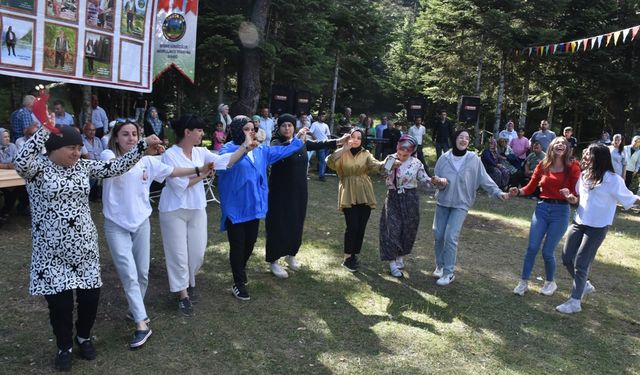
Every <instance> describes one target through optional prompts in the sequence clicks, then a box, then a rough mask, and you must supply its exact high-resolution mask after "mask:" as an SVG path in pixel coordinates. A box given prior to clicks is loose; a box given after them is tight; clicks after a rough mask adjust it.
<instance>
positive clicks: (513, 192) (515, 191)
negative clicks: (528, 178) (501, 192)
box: [509, 187, 519, 197]
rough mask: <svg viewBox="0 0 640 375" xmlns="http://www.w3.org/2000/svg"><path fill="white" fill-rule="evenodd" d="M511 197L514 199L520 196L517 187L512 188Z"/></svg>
mask: <svg viewBox="0 0 640 375" xmlns="http://www.w3.org/2000/svg"><path fill="white" fill-rule="evenodd" d="M509 195H510V196H512V197H517V196H518V195H519V189H518V188H517V187H512V188H510V189H509Z"/></svg>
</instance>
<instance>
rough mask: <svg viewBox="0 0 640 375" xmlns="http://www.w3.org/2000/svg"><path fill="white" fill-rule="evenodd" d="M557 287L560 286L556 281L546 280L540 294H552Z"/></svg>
mask: <svg viewBox="0 0 640 375" xmlns="http://www.w3.org/2000/svg"><path fill="white" fill-rule="evenodd" d="M556 289H558V286H557V285H556V282H555V281H545V282H544V286H543V287H542V289H540V294H544V295H545V296H552V295H553V293H554V292H555V291H556Z"/></svg>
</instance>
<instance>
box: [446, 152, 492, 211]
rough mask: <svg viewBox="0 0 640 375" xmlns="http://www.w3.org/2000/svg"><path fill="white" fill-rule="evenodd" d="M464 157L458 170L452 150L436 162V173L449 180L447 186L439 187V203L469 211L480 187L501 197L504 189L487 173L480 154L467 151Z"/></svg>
mask: <svg viewBox="0 0 640 375" xmlns="http://www.w3.org/2000/svg"><path fill="white" fill-rule="evenodd" d="M463 158H464V160H463V161H462V165H461V166H460V170H456V169H455V167H454V166H453V154H452V153H451V150H449V151H447V152H446V153H444V154H443V155H442V156H441V157H440V158H439V159H438V161H437V162H436V167H435V175H436V176H438V177H444V178H446V179H447V181H449V184H448V185H447V187H445V188H440V187H439V188H438V191H437V192H436V201H437V204H438V205H440V206H444V207H451V208H462V209H463V210H467V211H468V210H469V208H471V206H472V205H473V203H474V202H475V200H476V191H477V190H478V188H479V187H482V189H483V190H484V191H486V192H487V193H488V194H490V195H492V196H493V197H495V198H499V197H500V195H501V194H502V191H501V190H500V188H499V187H498V185H496V183H495V182H493V180H492V179H491V177H490V176H489V175H488V174H487V171H486V170H485V169H484V166H483V165H482V161H480V158H479V157H478V155H476V154H475V153H474V152H471V151H467V153H466V154H465V155H464V156H463Z"/></svg>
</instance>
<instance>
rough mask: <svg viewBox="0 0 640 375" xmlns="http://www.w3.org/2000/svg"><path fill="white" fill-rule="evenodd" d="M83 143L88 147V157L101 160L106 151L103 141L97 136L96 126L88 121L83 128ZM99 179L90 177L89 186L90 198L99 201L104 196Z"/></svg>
mask: <svg viewBox="0 0 640 375" xmlns="http://www.w3.org/2000/svg"><path fill="white" fill-rule="evenodd" d="M82 132H83V134H82V144H83V145H84V147H86V149H87V159H90V160H100V154H101V153H102V151H104V147H103V146H102V141H101V140H100V138H98V137H97V136H96V128H95V126H94V125H93V124H92V123H90V122H87V123H86V124H85V125H84V128H83V129H82ZM98 181H99V180H98V179H93V178H91V179H89V186H90V187H91V191H90V192H89V199H90V200H91V201H98V200H100V198H101V197H102V192H101V191H100V187H99V186H98V185H99V184H98Z"/></svg>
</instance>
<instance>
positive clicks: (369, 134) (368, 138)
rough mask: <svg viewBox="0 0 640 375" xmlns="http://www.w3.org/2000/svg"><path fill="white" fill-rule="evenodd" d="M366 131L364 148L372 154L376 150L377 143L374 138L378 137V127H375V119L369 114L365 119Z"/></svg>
mask: <svg viewBox="0 0 640 375" xmlns="http://www.w3.org/2000/svg"><path fill="white" fill-rule="evenodd" d="M363 125H364V129H363V130H364V132H365V142H364V144H363V146H364V148H366V149H367V150H368V151H369V152H370V153H371V154H372V155H373V153H374V152H375V144H374V142H373V139H374V138H375V137H376V129H375V128H374V127H373V119H372V118H371V116H367V118H365V119H364V123H363Z"/></svg>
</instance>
